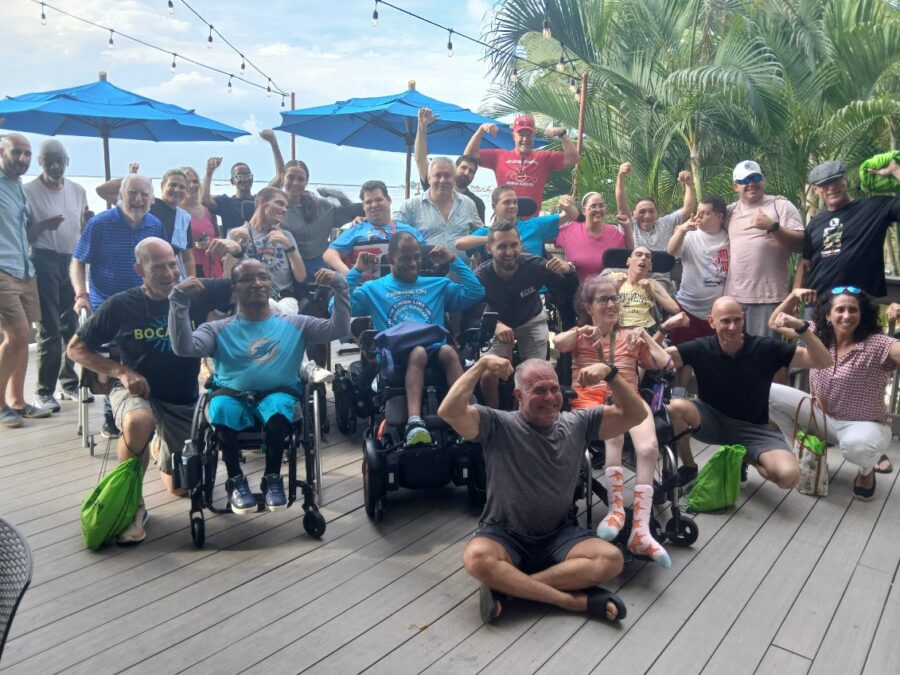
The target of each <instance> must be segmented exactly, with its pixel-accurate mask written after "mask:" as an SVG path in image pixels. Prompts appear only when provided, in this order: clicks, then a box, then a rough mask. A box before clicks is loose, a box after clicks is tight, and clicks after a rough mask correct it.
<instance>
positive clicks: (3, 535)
mask: <svg viewBox="0 0 900 675" xmlns="http://www.w3.org/2000/svg"><path fill="white" fill-rule="evenodd" d="M33 571H34V561H33V560H32V558H31V547H30V546H29V545H28V540H27V539H25V535H23V534H22V533H21V532H19V530H18V529H17V528H16V527H15V526H14V525H11V524H10V523H8V522H6V521H5V520H4V519H3V518H0V631H2V633H3V637H2V638H0V657H2V656H3V646H4V645H5V644H6V636H7V635H8V634H9V627H10V626H11V625H12V620H13V617H14V616H15V615H16V610H17V609H18V607H19V602H20V601H21V600H22V596H23V595H25V591H26V589H27V588H28V584H30V583H31V574H32V572H33Z"/></svg>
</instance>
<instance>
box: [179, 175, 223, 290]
mask: <svg viewBox="0 0 900 675" xmlns="http://www.w3.org/2000/svg"><path fill="white" fill-rule="evenodd" d="M181 170H182V171H183V172H184V174H185V175H186V176H187V179H188V186H187V191H186V192H185V194H184V199H183V200H182V201H181V208H183V209H184V210H185V211H187V212H188V213H190V214H191V238H192V239H193V241H194V264H195V265H196V266H197V276H198V277H200V278H203V277H206V278H212V279H218V278H220V277H221V276H222V259H221V258H220V257H219V256H215V255H210V254H209V253H207V252H206V247H207V245H208V244H209V242H210V241H212V240H213V239H216V238H218V237H219V236H220V235H219V233H218V228H217V227H216V224H215V222H213V219H212V215H210V213H209V209H208V208H206V207H205V206H203V204H201V203H200V177H199V176H198V175H197V172H196V171H194V170H193V169H192V168H190V167H189V166H186V167H183V168H182V169H181Z"/></svg>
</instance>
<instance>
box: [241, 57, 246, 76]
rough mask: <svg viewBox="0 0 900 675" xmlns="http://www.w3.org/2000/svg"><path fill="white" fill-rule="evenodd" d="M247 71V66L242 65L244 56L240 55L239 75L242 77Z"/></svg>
mask: <svg viewBox="0 0 900 675" xmlns="http://www.w3.org/2000/svg"><path fill="white" fill-rule="evenodd" d="M246 70H247V64H246V63H244V55H243V54H241V75H243V74H244V73H245V72H246Z"/></svg>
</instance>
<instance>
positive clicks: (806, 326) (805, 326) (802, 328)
mask: <svg viewBox="0 0 900 675" xmlns="http://www.w3.org/2000/svg"><path fill="white" fill-rule="evenodd" d="M808 330H809V321H804V322H803V325H802V326H800V328H795V329H794V332H795V333H796V334H797V335H803V334H804V333H805V332H806V331H808Z"/></svg>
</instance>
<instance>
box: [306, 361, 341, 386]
mask: <svg viewBox="0 0 900 675" xmlns="http://www.w3.org/2000/svg"><path fill="white" fill-rule="evenodd" d="M300 379H301V380H303V381H304V382H311V383H312V384H327V383H328V382H331V381H332V380H334V373H332V372H331V371H330V370H326V369H325V368H319V366H318V365H317V364H316V362H315V361H307V362H306V363H305V364H303V367H302V368H301V369H300Z"/></svg>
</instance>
